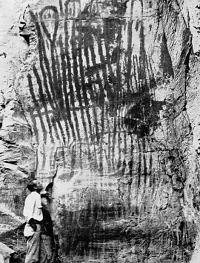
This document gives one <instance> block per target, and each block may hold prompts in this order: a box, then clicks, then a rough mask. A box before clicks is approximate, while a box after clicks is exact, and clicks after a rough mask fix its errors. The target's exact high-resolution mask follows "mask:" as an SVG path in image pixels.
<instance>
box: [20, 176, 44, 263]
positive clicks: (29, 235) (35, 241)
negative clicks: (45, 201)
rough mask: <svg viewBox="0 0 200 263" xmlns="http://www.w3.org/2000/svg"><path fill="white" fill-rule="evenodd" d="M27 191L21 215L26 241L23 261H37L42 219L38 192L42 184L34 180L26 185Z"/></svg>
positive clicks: (34, 262) (29, 262)
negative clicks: (24, 222)
mask: <svg viewBox="0 0 200 263" xmlns="http://www.w3.org/2000/svg"><path fill="white" fill-rule="evenodd" d="M27 189H28V191H29V194H28V196H27V197H26V199H25V204H24V211H23V215H24V216H25V218H26V225H25V228H24V236H25V237H26V241H27V252H26V258H25V263H36V262H39V256H40V245H41V237H40V236H41V222H42V220H43V214H42V205H41V197H40V194H39V193H40V192H41V190H42V185H41V184H40V183H39V182H37V181H36V180H34V181H32V182H31V183H29V184H28V185H27Z"/></svg>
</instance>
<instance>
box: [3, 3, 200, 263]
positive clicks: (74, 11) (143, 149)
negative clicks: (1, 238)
mask: <svg viewBox="0 0 200 263" xmlns="http://www.w3.org/2000/svg"><path fill="white" fill-rule="evenodd" d="M16 6H17V7H18V9H19V13H17V10H16V11H15V12H14V14H15V18H13V21H9V23H10V22H12V23H13V27H12V28H8V30H7V31H6V32H7V33H6V37H7V38H4V39H5V40H4V42H2V44H1V48H2V55H1V57H0V59H1V63H2V66H1V68H2V72H3V70H4V72H5V73H4V75H5V77H4V78H3V77H2V88H1V113H0V114H1V117H0V120H1V124H0V125H1V126H0V143H1V150H0V165H1V177H0V178H1V185H0V187H1V191H2V196H4V199H1V201H0V202H1V204H2V206H5V205H7V207H8V208H9V209H11V210H12V211H14V212H15V213H17V214H18V215H20V213H21V211H22V210H21V209H22V204H23V200H24V192H23V189H24V186H25V184H26V181H27V180H28V179H29V178H30V177H31V174H32V172H34V171H36V175H37V178H39V179H40V180H41V181H42V183H43V185H44V187H47V190H49V191H50V192H51V196H52V199H51V210H52V217H53V219H54V222H55V232H56V234H57V235H58V238H59V242H60V251H61V253H62V255H67V254H71V255H82V254H84V253H86V252H84V251H90V250H91V249H90V248H91V247H93V252H94V251H96V252H94V254H95V253H97V251H98V252H99V251H101V253H100V255H103V254H104V253H103V252H102V251H104V250H105V247H109V246H110V245H108V243H106V242H108V241H110V240H111V241H112V242H111V243H112V249H113V250H115V248H116V247H118V250H117V251H115V255H120V256H122V258H123V253H122V255H121V254H117V253H119V250H120V249H121V250H123V248H124V246H125V247H126V248H125V250H124V253H125V254H126V258H127V257H128V256H127V255H128V253H129V252H130V251H129V246H130V242H129V243H127V241H126V242H125V241H124V238H125V239H126V238H127V237H128V236H129V235H128V234H127V233H125V232H123V231H124V229H126V227H127V229H130V222H132V221H131V220H133V221H134V222H137V223H139V224H140V223H141V222H143V221H145V220H146V221H145V222H149V221H148V220H153V221H151V223H152V222H154V220H155V221H156V222H157V223H158V222H159V223H162V222H163V225H166V226H168V227H169V228H168V230H169V229H172V231H171V230H169V231H171V232H170V233H168V232H167V233H168V234H169V235H168V237H167V238H166V235H165V238H164V237H163V238H164V241H163V240H162V241H161V239H159V238H158V240H159V242H163V243H162V244H166V246H168V243H170V244H171V245H170V249H171V248H172V247H176V248H177V249H175V252H173V253H174V254H172V258H171V260H174V261H178V262H180V260H185V261H184V262H186V260H188V258H190V257H191V253H192V249H193V248H190V249H189V251H190V252H188V246H190V245H191V244H193V245H194V237H195V234H194V235H193V232H192V231H193V230H192V229H195V226H194V222H195V223H196V225H198V222H199V215H198V213H199V201H198V195H199V160H198V159H199V113H198V103H199V91H198V86H199V80H198V78H199V77H198V75H199V74H198V65H199V43H198V39H199V36H198V34H199V33H198V30H199V26H198V23H199V22H198V21H199V19H198V16H199V14H198V10H199V5H198V1H196V2H195V3H194V2H192V3H190V2H189V1H164V0H163V1H147V0H144V1H142V0H141V1H139V0H138V1H131V0H130V1H117V0H115V1H109V2H108V1H79V0H76V1H62V0H60V1H59V0H54V1H52V0H51V1H50V0H46V1H44V0H43V1H29V3H28V2H26V1H24V2H23V1H22V2H20V1H19V2H18V3H16ZM10 8H11V7H10ZM11 9H12V10H13V8H11ZM19 14H20V15H19ZM3 21H5V18H3ZM2 76H3V74H2ZM13 188H14V189H16V191H14V192H13V190H12V189H13ZM123 220H125V221H123ZM120 222H124V224H121V223H120ZM157 223H156V224H157ZM127 224H128V226H127ZM152 224H153V225H152V227H155V225H156V224H155V222H154V223H152ZM161 225H162V224H161ZM163 225H162V227H163ZM131 227H132V225H131ZM146 227H147V226H146V225H145V226H144V225H143V227H142V229H146ZM160 227H161V226H160ZM117 229H118V230H117ZM119 229H120V231H121V232H120V231H119ZM131 229H132V228H131ZM132 231H133V232H134V231H135V230H132ZM195 231H196V232H195ZM195 231H194V232H195V233H197V230H195ZM147 232H148V231H147ZM119 233H121V234H119ZM121 238H122V239H123V242H121V243H120V242H119V240H120V239H121ZM129 238H130V239H131V240H132V238H131V237H129ZM113 240H118V241H117V242H118V243H117V245H115V243H113V242H114V241H113ZM131 242H132V241H131ZM124 243H125V244H126V245H124ZM99 244H100V245H99ZM102 244H103V245H102ZM113 244H114V245H113ZM127 244H129V245H127ZM151 244H153V241H149V243H148V246H146V247H145V249H146V250H144V251H143V254H144V255H146V256H144V259H143V260H149V261H148V262H152V261H151V260H152V258H156V259H155V260H161V259H159V257H160V256H159V255H160V254H162V255H165V254H166V253H165V252H166V251H165V250H166V247H165V248H163V250H161V251H160V252H159V253H158V254H159V255H157V254H156V253H155V250H156V245H155V244H153V245H152V246H155V247H154V248H153V249H152V251H151ZM99 246H100V247H99ZM184 246H186V247H187V248H186V249H185V250H183V249H182V248H183V247H184ZM133 247H134V245H132V248H133ZM119 248H120V249H119ZM126 249H127V251H126ZM131 251H132V250H131ZM149 251H151V252H149ZM181 251H182V252H181ZM93 252H92V253H93ZM104 252H105V251H104ZM126 252H127V253H126ZM88 253H89V252H88ZM88 253H86V254H87V256H88ZM109 253H110V252H109ZM109 253H108V254H109ZM131 253H132V254H133V255H132V256H133V257H136V256H137V255H138V254H141V253H140V252H138V253H136V252H133V251H132V252H131ZM187 253H188V254H187ZM97 254H98V253H97ZM155 254H156V255H155ZM186 254H187V255H186ZM169 255H170V252H169ZM169 255H167V256H166V255H165V256H166V257H168V259H169V257H170V256H169ZM90 256H91V255H90ZM93 256H94V255H93ZM137 257H139V256H137ZM145 257H146V259H145ZM119 258H120V257H119ZM120 260H121V261H120V262H123V259H120ZM127 260H128V259H127ZM131 260H133V258H132V259H130V261H131ZM135 260H136V259H135ZM137 260H138V261H137V262H140V261H139V260H142V259H139V258H137ZM163 260H164V258H163ZM106 262H109V261H106Z"/></svg>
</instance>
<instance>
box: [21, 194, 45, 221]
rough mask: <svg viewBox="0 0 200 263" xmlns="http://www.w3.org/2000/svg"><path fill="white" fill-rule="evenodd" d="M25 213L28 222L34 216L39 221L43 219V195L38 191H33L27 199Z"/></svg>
mask: <svg viewBox="0 0 200 263" xmlns="http://www.w3.org/2000/svg"><path fill="white" fill-rule="evenodd" d="M23 215H24V216H25V218H26V222H28V221H29V219H31V218H33V219H35V220H37V221H42V219H43V215H42V204H41V197H40V194H38V193H37V192H36V191H34V192H31V193H30V194H29V195H28V196H27V197H26V199H25V204H24V211H23Z"/></svg>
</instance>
